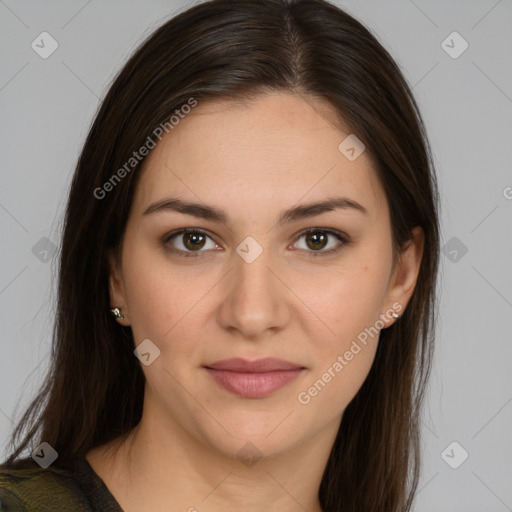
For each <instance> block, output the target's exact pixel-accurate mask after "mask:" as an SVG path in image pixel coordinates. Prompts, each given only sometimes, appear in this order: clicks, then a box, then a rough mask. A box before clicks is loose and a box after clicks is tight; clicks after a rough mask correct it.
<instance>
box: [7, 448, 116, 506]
mask: <svg viewBox="0 0 512 512" xmlns="http://www.w3.org/2000/svg"><path fill="white" fill-rule="evenodd" d="M24 460H28V461H31V462H32V463H33V464H31V465H30V467H27V468H20V469H5V468H4V467H1V466H0V511H1V512H4V511H5V512H7V511H9V512H13V511H16V512H123V509H122V508H121V507H120V505H119V503H117V501H116V500H115V498H114V496H112V494H111V493H110V491H109V490H108V488H107V486H106V485H105V483H104V482H103V480H101V478H100V477H99V476H98V475H97V474H96V473H95V472H94V470H93V469H92V467H91V466H90V464H89V463H88V462H87V459H86V458H85V457H82V458H79V459H77V460H76V462H75V466H74V469H73V470H69V471H68V470H64V469H61V468H57V467H53V466H49V467H48V468H46V469H43V468H41V467H40V466H39V465H38V464H37V463H36V462H34V461H33V460H32V459H24Z"/></svg>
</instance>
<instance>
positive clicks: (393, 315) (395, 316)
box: [391, 311, 400, 318]
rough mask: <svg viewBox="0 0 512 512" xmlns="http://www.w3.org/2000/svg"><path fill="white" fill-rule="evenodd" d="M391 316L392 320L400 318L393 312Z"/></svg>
mask: <svg viewBox="0 0 512 512" xmlns="http://www.w3.org/2000/svg"><path fill="white" fill-rule="evenodd" d="M391 316H392V317H393V318H399V317H400V315H398V314H397V313H395V312H394V311H393V313H391Z"/></svg>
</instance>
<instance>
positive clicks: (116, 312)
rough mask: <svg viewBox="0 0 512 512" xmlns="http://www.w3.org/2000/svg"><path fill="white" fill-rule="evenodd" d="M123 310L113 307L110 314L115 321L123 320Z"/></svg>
mask: <svg viewBox="0 0 512 512" xmlns="http://www.w3.org/2000/svg"><path fill="white" fill-rule="evenodd" d="M122 310H123V308H122V307H115V308H114V309H111V310H110V312H111V313H112V315H113V316H114V317H115V318H116V319H121V320H122V319H123V318H124V315H123V313H122Z"/></svg>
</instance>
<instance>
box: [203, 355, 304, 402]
mask: <svg viewBox="0 0 512 512" xmlns="http://www.w3.org/2000/svg"><path fill="white" fill-rule="evenodd" d="M205 369H206V371H207V372H208V373H209V374H210V376H211V377H212V378H213V379H214V381H215V382H216V383H217V384H219V385H220V386H221V387H222V388H224V389H225V390H227V391H230V392H231V393H234V394H236V395H238V396H241V397H243V398H264V397H266V396H269V395H271V394H272V393H274V392H275V391H277V390H278V389H280V388H282V387H284V386H285V385H286V384H288V383H289V382H291V381H292V380H294V379H296V378H297V377H298V376H299V375H300V374H301V373H302V372H303V371H304V370H305V368H304V367H302V366H300V365H297V364H294V363H291V362H289V361H284V360H282V359H275V358H271V357H267V358H264V359H258V360H257V361H247V360H245V359H240V358H236V359H226V360H223V361H217V362H215V363H212V364H209V365H208V366H205Z"/></svg>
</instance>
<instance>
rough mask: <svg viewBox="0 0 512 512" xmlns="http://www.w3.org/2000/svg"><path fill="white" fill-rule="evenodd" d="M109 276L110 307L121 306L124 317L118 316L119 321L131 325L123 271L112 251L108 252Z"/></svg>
mask: <svg viewBox="0 0 512 512" xmlns="http://www.w3.org/2000/svg"><path fill="white" fill-rule="evenodd" d="M108 266H109V278H108V288H109V295H110V307H111V309H113V308H120V309H121V313H122V315H123V316H124V318H116V320H117V322H119V323H120V324H122V325H130V315H129V311H128V306H127V302H126V295H125V290H124V281H123V273H122V269H121V265H120V263H119V262H118V261H117V258H116V257H115V256H114V254H113V253H112V252H109V254H108Z"/></svg>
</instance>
